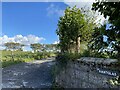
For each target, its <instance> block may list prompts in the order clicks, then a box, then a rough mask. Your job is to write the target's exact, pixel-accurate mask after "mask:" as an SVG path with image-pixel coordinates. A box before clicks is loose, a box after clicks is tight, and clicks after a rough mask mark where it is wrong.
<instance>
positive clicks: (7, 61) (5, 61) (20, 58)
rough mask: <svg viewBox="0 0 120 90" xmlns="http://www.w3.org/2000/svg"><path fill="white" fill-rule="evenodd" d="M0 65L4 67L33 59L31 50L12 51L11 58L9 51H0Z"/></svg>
mask: <svg viewBox="0 0 120 90" xmlns="http://www.w3.org/2000/svg"><path fill="white" fill-rule="evenodd" d="M0 52H1V61H2V67H6V66H9V65H13V64H18V63H21V62H29V61H32V60H34V58H33V56H32V53H31V52H23V51H13V58H14V59H13V58H12V57H11V51H5V50H3V51H0Z"/></svg>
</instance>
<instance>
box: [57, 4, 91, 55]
mask: <svg viewBox="0 0 120 90" xmlns="http://www.w3.org/2000/svg"><path fill="white" fill-rule="evenodd" d="M64 13H65V15H64V16H62V17H60V20H59V21H58V28H57V30H56V32H57V35H59V40H60V43H59V46H60V48H61V52H63V53H64V52H72V51H75V52H76V53H79V52H80V42H84V41H89V39H90V36H91V31H92V30H93V26H92V24H93V22H91V23H90V22H87V20H88V19H87V18H85V15H84V14H83V13H82V12H81V10H80V9H79V8H76V6H75V7H73V8H70V7H68V8H66V10H65V12H64ZM90 24H91V25H90ZM89 26H91V27H89ZM74 47H75V48H74Z"/></svg>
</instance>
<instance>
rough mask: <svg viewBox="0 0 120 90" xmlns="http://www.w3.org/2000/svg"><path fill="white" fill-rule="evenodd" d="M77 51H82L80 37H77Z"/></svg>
mask: <svg viewBox="0 0 120 90" xmlns="http://www.w3.org/2000/svg"><path fill="white" fill-rule="evenodd" d="M76 53H80V37H78V38H77V39H76Z"/></svg>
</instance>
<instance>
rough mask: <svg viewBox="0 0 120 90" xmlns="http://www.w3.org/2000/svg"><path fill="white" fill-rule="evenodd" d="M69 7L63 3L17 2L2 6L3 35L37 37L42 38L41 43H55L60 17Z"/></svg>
mask: <svg viewBox="0 0 120 90" xmlns="http://www.w3.org/2000/svg"><path fill="white" fill-rule="evenodd" d="M66 7H67V5H66V4H65V3H63V2H55V3H53V2H39V3H33V2H31V3H30V2H16V3H8V2H6V3H5V2H4V3H3V4H2V34H3V35H7V36H8V37H14V36H16V35H22V36H27V35H35V36H36V37H42V38H44V39H45V40H41V41H40V43H54V42H55V41H57V40H58V37H57V35H56V32H55V31H56V29H57V23H58V20H59V17H60V16H61V15H62V14H63V11H64V10H65V8H66Z"/></svg>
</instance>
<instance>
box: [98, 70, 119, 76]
mask: <svg viewBox="0 0 120 90" xmlns="http://www.w3.org/2000/svg"><path fill="white" fill-rule="evenodd" d="M97 71H98V72H99V73H101V74H104V75H110V76H114V77H116V76H119V73H118V72H117V71H112V70H107V69H101V68H97Z"/></svg>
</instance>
